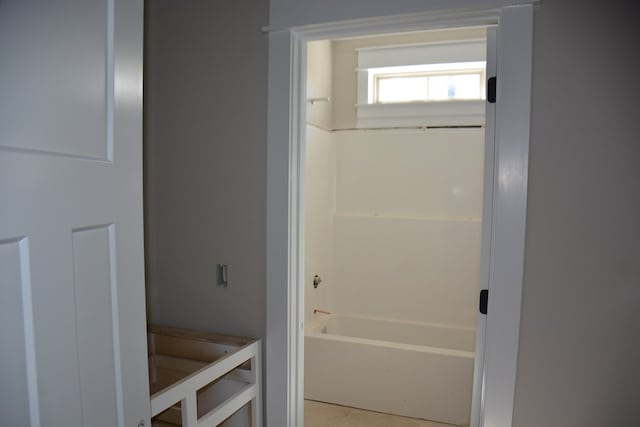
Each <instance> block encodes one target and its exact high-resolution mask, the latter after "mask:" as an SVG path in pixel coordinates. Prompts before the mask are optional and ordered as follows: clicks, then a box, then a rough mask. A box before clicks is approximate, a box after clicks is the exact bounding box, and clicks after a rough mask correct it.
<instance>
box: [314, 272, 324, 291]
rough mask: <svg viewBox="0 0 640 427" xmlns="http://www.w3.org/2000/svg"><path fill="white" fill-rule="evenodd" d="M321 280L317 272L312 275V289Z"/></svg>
mask: <svg viewBox="0 0 640 427" xmlns="http://www.w3.org/2000/svg"><path fill="white" fill-rule="evenodd" d="M321 282H322V279H321V278H320V276H318V275H317V274H316V275H315V276H313V289H316V288H317V287H318V285H319V284H320V283H321Z"/></svg>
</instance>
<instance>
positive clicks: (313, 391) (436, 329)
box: [305, 314, 475, 425]
mask: <svg viewBox="0 0 640 427" xmlns="http://www.w3.org/2000/svg"><path fill="white" fill-rule="evenodd" d="M474 332H475V331H474V329H473V328H455V327H448V326H443V325H433V324H427V323H421V322H403V321H393V320H386V319H376V318H366V317H359V316H343V315H336V314H332V315H329V316H326V315H325V316H322V317H319V318H318V319H316V320H315V321H313V322H312V323H311V324H309V325H308V326H307V329H306V336H305V395H306V396H305V397H306V398H307V399H312V400H319V401H323V402H330V403H337V404H340V405H347V406H353V407H357V408H364V409H370V410H375V411H378V412H385V413H390V414H397V415H404V416H408V417H414V418H424V419H430V420H434V421H440V422H445V423H450V424H455V425H465V424H467V423H468V421H469V410H470V405H471V385H472V376H473V360H474V353H473V343H474V335H475V334H474Z"/></svg>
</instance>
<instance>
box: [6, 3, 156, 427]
mask: <svg viewBox="0 0 640 427" xmlns="http://www.w3.org/2000/svg"><path fill="white" fill-rule="evenodd" d="M142 3H143V2H142V0H59V1H55V2H54V1H50V0H38V1H35V0H31V1H24V0H0V357H1V363H0V424H2V425H3V426H9V427H13V426H16V427H18V426H20V427H22V426H40V425H41V426H65V427H71V426H89V427H99V426H105V427H113V426H137V425H138V422H139V420H145V421H146V425H149V423H148V414H149V394H148V380H147V362H146V328H145V301H144V273H143V246H142V242H143V238H142V156H141V154H142V153H141V151H142V111H141V110H142V28H143V27H142V18H143V4H142Z"/></svg>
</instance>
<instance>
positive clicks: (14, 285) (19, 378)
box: [0, 239, 29, 426]
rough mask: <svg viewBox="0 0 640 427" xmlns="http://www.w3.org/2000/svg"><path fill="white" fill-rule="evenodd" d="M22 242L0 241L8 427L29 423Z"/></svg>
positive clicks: (1, 377)
mask: <svg viewBox="0 0 640 427" xmlns="http://www.w3.org/2000/svg"><path fill="white" fill-rule="evenodd" d="M23 240H24V239H7V240H4V241H0V284H1V286H0V301H2V310H0V342H1V343H2V363H0V384H11V388H9V387H0V414H3V421H2V422H3V423H6V425H11V426H22V425H28V424H29V391H28V385H27V384H28V380H27V362H26V357H25V356H26V354H25V345H24V344H25V342H24V337H25V325H24V310H23V307H22V305H23V302H24V293H25V292H24V290H25V288H26V287H28V286H29V283H28V277H24V274H23V271H22V268H21V265H22V264H23V263H24V259H22V258H23V256H22V254H21V253H20V252H21V251H20V245H21V241H23ZM23 244H25V243H23ZM5 414H6V416H5Z"/></svg>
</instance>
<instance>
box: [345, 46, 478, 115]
mask: <svg viewBox="0 0 640 427" xmlns="http://www.w3.org/2000/svg"><path fill="white" fill-rule="evenodd" d="M485 43H486V42H485V41H484V40H467V41H457V42H449V43H435V44H426V45H404V46H383V47H376V48H365V49H360V50H358V51H357V55H358V68H357V69H356V72H357V77H358V89H357V90H358V97H357V99H358V104H357V105H356V107H357V110H358V126H360V127H376V126H388V125H391V126H404V125H408V126H416V125H419V126H423V125H482V124H484V102H483V100H484V98H485V80H486V78H485V68H486V62H485Z"/></svg>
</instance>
